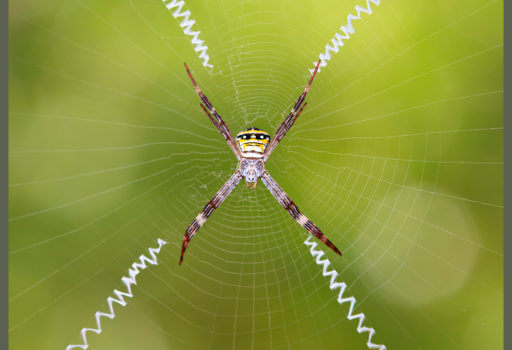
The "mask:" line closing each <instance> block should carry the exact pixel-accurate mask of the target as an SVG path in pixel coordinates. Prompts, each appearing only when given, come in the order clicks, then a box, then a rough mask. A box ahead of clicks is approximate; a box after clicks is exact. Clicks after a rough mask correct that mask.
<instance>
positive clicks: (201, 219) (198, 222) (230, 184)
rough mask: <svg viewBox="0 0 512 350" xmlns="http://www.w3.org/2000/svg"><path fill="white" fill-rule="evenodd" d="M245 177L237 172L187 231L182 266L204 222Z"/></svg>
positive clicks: (181, 260) (182, 252) (181, 257)
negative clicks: (184, 256) (193, 239)
mask: <svg viewBox="0 0 512 350" xmlns="http://www.w3.org/2000/svg"><path fill="white" fill-rule="evenodd" d="M242 178H243V176H242V174H241V172H240V170H236V171H235V173H234V174H233V175H232V176H231V177H230V178H229V180H228V181H226V183H225V184H224V185H223V186H222V187H221V188H220V190H219V191H218V192H217V193H216V194H215V196H213V198H212V200H211V201H209V202H208V203H207V204H206V205H205V206H204V208H203V211H201V212H200V213H199V214H198V215H197V216H196V218H195V219H194V221H192V223H191V224H190V225H189V226H188V228H187V230H186V231H185V237H183V244H182V245H181V256H180V265H181V263H182V262H183V255H184V254H185V250H186V249H187V246H188V243H189V242H190V240H191V239H192V237H194V236H195V235H196V233H197V231H199V229H200V228H201V226H203V224H204V222H205V221H206V220H207V219H208V218H209V217H210V215H212V213H213V211H214V210H215V209H217V208H218V207H219V205H221V204H222V202H224V200H225V199H226V198H227V196H229V194H230V193H231V191H233V190H234V189H235V187H236V185H238V183H239V182H240V180H242Z"/></svg>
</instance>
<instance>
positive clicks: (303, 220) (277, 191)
mask: <svg viewBox="0 0 512 350" xmlns="http://www.w3.org/2000/svg"><path fill="white" fill-rule="evenodd" d="M261 181H262V182H263V183H264V184H265V186H267V188H268V190H269V191H270V193H272V195H273V196H274V197H275V198H276V199H277V201H278V202H279V204H281V205H282V206H283V208H285V209H286V210H287V211H288V213H290V215H291V216H292V218H294V219H295V220H296V221H297V222H298V223H299V224H301V225H302V227H304V228H305V229H306V230H308V232H309V233H311V234H312V235H313V236H315V237H316V238H318V239H319V240H321V241H322V242H323V243H325V245H327V246H328V247H329V248H331V249H332V250H333V251H334V252H335V253H336V254H338V255H341V252H340V251H339V250H338V248H336V246H335V245H334V244H333V243H332V242H331V241H330V240H329V239H328V238H327V237H326V236H325V235H324V234H323V233H322V231H320V229H319V228H318V227H317V226H316V225H315V224H314V223H313V222H312V221H311V220H309V219H308V218H307V217H306V216H305V215H304V214H302V213H301V212H300V211H299V208H297V206H296V205H295V203H293V201H292V200H291V199H290V197H288V195H287V194H286V192H284V191H283V189H282V188H281V187H280V186H279V185H278V184H277V182H276V181H275V180H274V179H273V178H272V176H270V174H269V173H268V171H264V172H263V175H262V176H261Z"/></svg>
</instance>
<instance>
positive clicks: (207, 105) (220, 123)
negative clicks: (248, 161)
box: [185, 63, 242, 160]
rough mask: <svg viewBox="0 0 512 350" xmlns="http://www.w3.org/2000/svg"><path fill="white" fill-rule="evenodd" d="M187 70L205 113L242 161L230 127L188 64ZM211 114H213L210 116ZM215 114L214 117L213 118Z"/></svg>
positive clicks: (237, 157)
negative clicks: (198, 83)
mask: <svg viewBox="0 0 512 350" xmlns="http://www.w3.org/2000/svg"><path fill="white" fill-rule="evenodd" d="M185 68H186V69H187V73H188V76H189V77H190V80H192V84H194V87H195V89H196V92H197V94H198V95H199V97H200V98H201V102H202V103H203V104H204V106H203V105H201V107H203V109H204V111H205V112H206V114H207V115H208V117H209V118H210V120H211V121H212V123H213V125H215V127H216V128H217V130H219V132H220V133H221V134H222V136H223V137H224V139H225V140H226V142H227V143H228V146H229V147H230V148H231V150H232V151H233V153H234V154H235V156H236V159H238V160H240V158H241V157H242V154H241V152H240V148H239V147H238V144H237V143H236V141H235V139H234V138H233V135H232V134H231V131H229V128H228V126H227V125H226V123H225V122H224V120H223V119H222V117H221V116H220V114H219V113H217V111H216V110H215V107H213V105H212V104H211V102H210V101H209V100H208V98H207V97H206V96H205V95H204V94H203V92H202V91H201V89H199V87H198V86H197V84H196V81H195V80H194V78H193V77H192V73H190V70H189V69H188V66H187V64H186V63H185ZM210 113H211V114H210ZM212 114H213V116H212Z"/></svg>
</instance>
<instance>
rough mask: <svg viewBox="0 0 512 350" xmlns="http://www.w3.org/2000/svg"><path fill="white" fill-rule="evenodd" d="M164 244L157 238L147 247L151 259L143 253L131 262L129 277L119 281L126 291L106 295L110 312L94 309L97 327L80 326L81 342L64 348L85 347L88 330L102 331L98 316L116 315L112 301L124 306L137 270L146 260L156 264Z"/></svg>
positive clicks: (129, 295) (109, 316)
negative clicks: (156, 246)
mask: <svg viewBox="0 0 512 350" xmlns="http://www.w3.org/2000/svg"><path fill="white" fill-rule="evenodd" d="M165 244H167V242H165V241H164V240H163V239H160V238H158V248H149V249H148V251H149V255H150V256H151V259H150V258H148V257H147V256H145V255H141V256H140V257H139V262H134V263H133V264H132V267H131V268H130V269H128V275H129V277H126V276H124V277H122V278H121V281H123V283H124V285H125V286H126V292H121V291H119V290H117V289H114V294H115V295H116V297H117V298H114V297H108V299H107V303H108V308H109V311H110V312H109V313H104V312H101V311H96V313H95V314H94V317H95V318H96V327H97V328H82V330H81V331H80V334H81V335H82V340H83V344H74V345H71V344H70V345H68V346H67V347H66V350H71V349H74V348H80V349H87V348H88V347H89V344H88V342H87V332H89V331H90V332H94V333H96V334H100V333H101V332H102V329H101V319H100V318H101V317H102V316H104V317H108V318H110V319H113V318H114V317H116V315H115V313H114V305H113V303H118V304H119V305H121V306H123V307H124V306H126V304H127V301H126V300H125V299H124V297H128V298H131V297H133V294H132V284H135V285H136V284H137V281H136V279H135V277H136V276H137V275H138V274H139V272H140V271H141V270H144V269H146V267H147V265H146V262H147V263H149V264H151V265H158V262H157V259H156V255H157V254H158V253H160V249H161V248H162V246H163V245H165Z"/></svg>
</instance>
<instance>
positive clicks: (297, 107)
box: [263, 60, 321, 161]
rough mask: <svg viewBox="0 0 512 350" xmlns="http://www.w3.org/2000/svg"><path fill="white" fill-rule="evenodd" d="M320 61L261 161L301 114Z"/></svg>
mask: <svg viewBox="0 0 512 350" xmlns="http://www.w3.org/2000/svg"><path fill="white" fill-rule="evenodd" d="M320 62H321V61H320V60H318V63H317V64H316V68H315V70H314V71H313V74H312V75H311V78H310V79H309V83H308V85H307V86H306V88H305V89H304V92H303V93H302V95H300V96H299V98H298V99H297V101H296V102H295V104H294V105H293V108H292V110H291V112H290V114H288V116H287V117H286V119H285V120H284V121H283V122H282V123H281V125H279V128H277V130H276V133H275V134H274V136H273V137H272V140H270V143H269V144H268V146H267V148H266V149H265V155H264V156H263V161H266V160H267V159H268V157H269V156H270V154H271V153H272V151H273V150H274V148H276V147H277V145H278V144H279V142H281V140H282V139H283V137H284V136H285V135H286V133H287V132H288V130H290V128H291V127H292V126H293V123H295V120H296V119H297V118H298V117H299V114H300V112H302V109H304V107H305V106H306V105H305V104H304V105H302V104H303V103H304V100H305V99H306V94H307V93H308V91H309V87H310V86H311V83H313V79H315V75H316V72H317V71H318V67H319V66H320Z"/></svg>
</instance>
